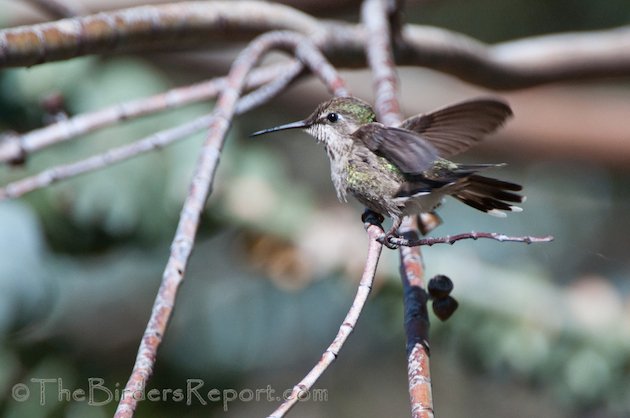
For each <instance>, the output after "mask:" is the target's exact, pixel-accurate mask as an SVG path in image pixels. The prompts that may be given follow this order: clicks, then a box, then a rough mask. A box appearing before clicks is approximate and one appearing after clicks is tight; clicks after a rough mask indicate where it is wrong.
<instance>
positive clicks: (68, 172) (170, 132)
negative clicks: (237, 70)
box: [0, 61, 304, 201]
mask: <svg viewBox="0 0 630 418" xmlns="http://www.w3.org/2000/svg"><path fill="white" fill-rule="evenodd" d="M279 68H286V71H285V72H284V73H283V74H282V75H281V76H278V77H277V78H276V79H275V80H271V81H270V82H268V83H267V84H265V85H263V86H261V87H259V88H258V89H256V90H254V91H253V92H251V93H249V94H248V95H246V96H243V97H242V98H241V99H240V100H239V101H238V104H237V106H236V111H235V113H236V114H237V115H238V114H242V113H245V112H248V111H249V110H251V109H252V108H254V107H256V106H258V105H260V104H261V103H263V102H265V101H267V100H269V99H270V98H272V97H273V96H275V95H276V94H278V93H279V92H281V91H282V90H284V89H285V88H286V86H287V85H288V84H289V83H291V81H293V80H294V79H295V77H297V76H298V75H299V73H300V72H302V70H303V68H304V67H303V66H302V64H301V63H300V62H297V61H295V62H293V63H292V64H290V65H288V66H287V67H285V66H279ZM248 80H249V82H248V85H249V84H251V83H252V81H251V78H248ZM218 81H221V82H225V80H224V79H218ZM257 81H258V80H257ZM213 118H214V114H210V115H204V116H200V117H198V118H197V119H194V120H192V121H190V122H186V123H184V124H182V125H179V126H176V127H174V128H170V129H166V130H163V131H160V132H157V133H154V134H152V135H149V136H148V137H146V138H144V139H140V140H138V141H136V142H134V143H131V144H127V145H122V146H120V147H116V148H112V149H109V150H107V151H105V152H104V153H102V154H97V155H93V156H91V157H88V158H85V159H83V160H79V161H76V162H73V163H69V164H64V165H59V166H55V167H51V168H48V169H46V170H44V171H42V172H40V173H38V174H34V175H32V176H29V177H25V178H22V179H20V180H16V181H14V182H11V183H9V184H7V185H6V186H4V187H0V201H2V200H6V199H15V198H17V197H20V196H22V195H24V194H26V193H30V192H32V191H34V190H37V189H41V188H44V187H47V186H49V185H51V184H53V183H57V182H59V181H62V180H67V179H69V178H72V177H76V176H78V175H80V174H84V173H88V172H92V171H96V170H100V169H102V168H106V167H109V166H111V165H114V164H117V163H120V162H122V161H126V160H128V159H130V158H133V157H136V156H138V155H140V154H143V153H145V152H149V151H153V150H157V149H161V148H164V147H166V146H168V145H170V144H172V143H173V142H176V141H178V140H181V139H184V138H186V137H188V136H190V135H192V134H194V133H197V132H199V131H201V130H203V129H205V128H207V127H208V126H210V125H211V123H212V120H213Z"/></svg>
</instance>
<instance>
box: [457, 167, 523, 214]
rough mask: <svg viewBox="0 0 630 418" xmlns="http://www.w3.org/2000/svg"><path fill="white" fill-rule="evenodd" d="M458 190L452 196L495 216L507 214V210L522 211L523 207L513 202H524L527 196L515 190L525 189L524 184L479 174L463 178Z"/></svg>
mask: <svg viewBox="0 0 630 418" xmlns="http://www.w3.org/2000/svg"><path fill="white" fill-rule="evenodd" d="M462 180H463V181H461V182H460V183H459V184H458V186H459V187H458V190H457V192H455V193H453V194H452V196H453V197H454V198H456V199H457V200H459V201H460V202H462V203H465V204H467V205H468V206H471V207H473V208H475V209H478V210H480V211H482V212H486V213H489V214H490V215H495V216H501V217H504V216H506V214H505V212H520V211H522V209H521V208H520V207H518V206H514V205H512V203H522V202H524V201H525V197H524V196H521V195H519V194H516V193H514V192H518V191H520V190H522V189H523V187H522V186H520V185H518V184H515V183H510V182H507V181H503V180H497V179H493V178H490V177H483V176H480V175H477V174H473V175H471V176H468V177H466V178H465V179H462Z"/></svg>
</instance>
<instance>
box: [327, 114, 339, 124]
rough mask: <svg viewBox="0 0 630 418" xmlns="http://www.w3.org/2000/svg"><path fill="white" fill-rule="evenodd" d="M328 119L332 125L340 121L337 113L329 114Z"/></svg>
mask: <svg viewBox="0 0 630 418" xmlns="http://www.w3.org/2000/svg"><path fill="white" fill-rule="evenodd" d="M326 119H328V122H330V123H335V122H337V121H338V120H339V115H338V114H336V113H334V112H333V113H329V114H328V115H326Z"/></svg>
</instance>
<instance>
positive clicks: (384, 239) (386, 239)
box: [377, 232, 400, 250]
mask: <svg viewBox="0 0 630 418" xmlns="http://www.w3.org/2000/svg"><path fill="white" fill-rule="evenodd" d="M392 238H400V237H399V236H398V235H396V234H390V233H389V232H388V233H386V234H383V235H381V236H380V237H378V239H377V241H378V242H380V243H381V244H383V245H384V246H386V247H387V248H389V249H392V250H396V249H398V247H399V246H398V244H394V243H393V242H392V241H391V240H392Z"/></svg>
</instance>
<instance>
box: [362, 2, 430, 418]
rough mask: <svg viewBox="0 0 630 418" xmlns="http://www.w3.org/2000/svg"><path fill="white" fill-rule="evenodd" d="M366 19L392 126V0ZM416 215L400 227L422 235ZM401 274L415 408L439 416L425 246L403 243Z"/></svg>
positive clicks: (379, 108) (395, 119) (395, 114)
mask: <svg viewBox="0 0 630 418" xmlns="http://www.w3.org/2000/svg"><path fill="white" fill-rule="evenodd" d="M361 19H362V21H363V24H364V25H365V28H366V32H367V42H366V44H365V49H366V50H365V53H366V56H367V58H368V63H369V66H370V68H371V70H372V78H373V80H374V91H375V107H376V114H377V116H378V118H379V119H380V121H381V122H382V123H383V124H385V125H386V126H397V125H400V123H401V122H402V115H401V112H400V104H399V102H398V83H397V81H398V80H397V74H396V65H395V63H394V54H393V50H392V44H393V40H392V32H391V28H390V25H389V21H388V8H387V3H386V0H366V1H365V2H364V3H363V7H362V9H361ZM415 219H416V217H406V218H405V219H404V220H403V224H402V225H401V228H399V232H401V233H404V234H406V236H407V237H409V238H417V237H418V235H417V233H418V232H417V231H418V225H417V224H416V222H415ZM400 277H401V280H402V284H403V292H404V293H403V294H404V297H403V307H404V316H405V334H406V336H407V375H408V385H409V398H410V401H411V412H412V416H413V417H414V418H421V417H422V418H430V417H432V416H433V397H432V392H431V373H430V368H429V325H430V324H429V313H428V310H427V302H428V300H429V298H428V295H427V292H426V290H425V289H424V265H423V262H422V254H421V252H420V248H419V247H400Z"/></svg>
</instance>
